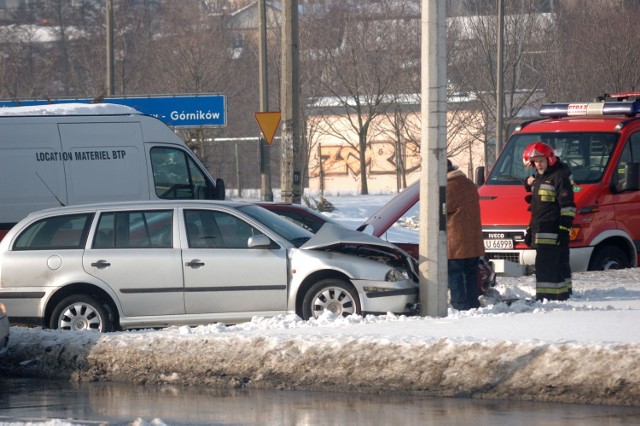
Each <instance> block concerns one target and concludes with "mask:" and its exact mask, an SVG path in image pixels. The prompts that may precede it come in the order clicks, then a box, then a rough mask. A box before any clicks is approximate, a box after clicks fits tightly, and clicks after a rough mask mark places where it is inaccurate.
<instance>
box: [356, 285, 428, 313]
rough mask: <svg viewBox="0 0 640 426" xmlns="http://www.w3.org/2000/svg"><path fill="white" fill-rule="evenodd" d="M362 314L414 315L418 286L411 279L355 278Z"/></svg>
mask: <svg viewBox="0 0 640 426" xmlns="http://www.w3.org/2000/svg"><path fill="white" fill-rule="evenodd" d="M353 284H354V285H355V286H356V288H357V289H358V293H359V294H360V304H361V305H362V306H361V307H362V313H363V314H378V315H379V314H386V313H388V312H392V313H394V314H398V315H414V314H415V313H416V312H417V305H418V299H419V296H418V293H419V286H418V284H417V283H416V282H414V281H412V280H404V281H396V282H388V281H368V280H357V281H353Z"/></svg>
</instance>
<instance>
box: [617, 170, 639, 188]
mask: <svg viewBox="0 0 640 426" xmlns="http://www.w3.org/2000/svg"><path fill="white" fill-rule="evenodd" d="M616 172H617V173H618V183H617V185H616V192H626V191H637V190H639V189H640V163H623V164H620V165H619V166H618V170H617V171H616Z"/></svg>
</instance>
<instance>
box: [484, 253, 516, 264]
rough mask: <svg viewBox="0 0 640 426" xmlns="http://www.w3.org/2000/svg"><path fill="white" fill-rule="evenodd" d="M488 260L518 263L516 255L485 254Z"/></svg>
mask: <svg viewBox="0 0 640 426" xmlns="http://www.w3.org/2000/svg"><path fill="white" fill-rule="evenodd" d="M487 257H488V258H489V259H500V260H509V261H511V262H514V263H520V256H519V255H518V253H487Z"/></svg>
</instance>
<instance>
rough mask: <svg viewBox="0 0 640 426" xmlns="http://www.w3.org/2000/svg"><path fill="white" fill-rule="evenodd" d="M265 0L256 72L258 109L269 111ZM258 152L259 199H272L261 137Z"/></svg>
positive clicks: (261, 8) (268, 154)
mask: <svg viewBox="0 0 640 426" xmlns="http://www.w3.org/2000/svg"><path fill="white" fill-rule="evenodd" d="M265 3H266V0H259V1H258V14H259V15H260V24H259V29H260V60H259V62H258V74H260V84H259V87H260V88H259V90H260V111H261V112H268V111H269V85H268V84H269V81H268V79H267V8H266V5H265ZM258 151H259V152H260V199H261V200H262V201H273V190H272V189H271V145H268V144H267V141H266V140H265V139H264V136H263V137H260V139H259V140H258Z"/></svg>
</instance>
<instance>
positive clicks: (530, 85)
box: [448, 0, 552, 144]
mask: <svg viewBox="0 0 640 426" xmlns="http://www.w3.org/2000/svg"><path fill="white" fill-rule="evenodd" d="M537 6H538V5H537V4H536V3H531V2H528V1H525V0H506V5H505V9H506V16H505V36H504V46H505V48H504V55H505V56H504V60H503V75H504V91H505V93H504V97H505V98H504V105H505V111H504V114H505V117H504V123H505V128H508V127H509V126H510V125H511V124H513V123H515V122H517V121H519V120H521V119H520V118H519V116H520V115H521V114H522V112H523V111H527V110H528V109H529V108H531V107H533V106H537V104H538V102H539V101H540V99H541V98H542V96H543V93H542V88H543V82H544V77H545V76H544V73H543V70H542V69H541V68H540V67H539V66H538V63H539V58H540V56H541V55H544V54H545V53H546V51H547V47H546V45H547V40H548V32H549V28H550V27H551V24H552V21H551V16H550V15H549V14H541V13H538V10H537ZM496 30H497V19H496V16H490V15H489V16H487V15H476V16H463V17H457V18H454V19H451V20H450V22H449V28H448V37H449V38H450V39H451V40H450V43H451V45H452V46H454V49H453V50H452V51H450V53H449V54H450V55H451V57H450V67H449V70H450V79H451V81H452V82H453V84H455V85H456V86H457V87H458V88H459V90H460V91H463V92H468V93H469V94H470V95H471V96H473V97H474V98H475V100H476V101H477V102H478V105H479V109H480V113H481V115H482V121H483V122H485V123H486V128H485V134H484V135H483V139H484V143H485V144H486V143H487V142H488V141H489V140H490V139H491V138H492V137H491V134H495V132H494V131H492V130H493V129H494V126H495V122H496V75H497V72H496V50H497V48H496V41H497V31H496ZM503 131H504V129H503Z"/></svg>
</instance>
